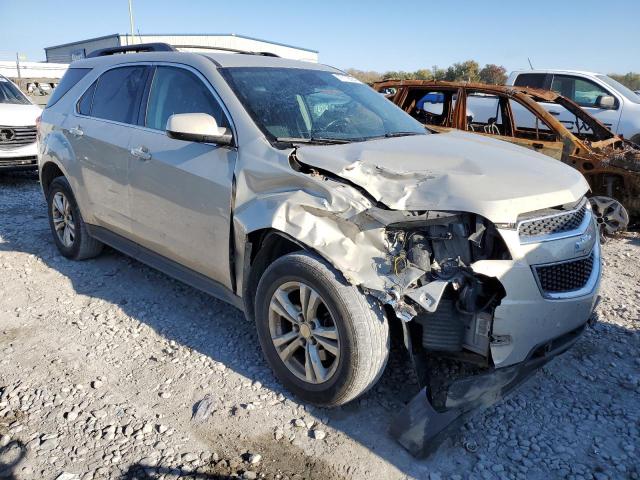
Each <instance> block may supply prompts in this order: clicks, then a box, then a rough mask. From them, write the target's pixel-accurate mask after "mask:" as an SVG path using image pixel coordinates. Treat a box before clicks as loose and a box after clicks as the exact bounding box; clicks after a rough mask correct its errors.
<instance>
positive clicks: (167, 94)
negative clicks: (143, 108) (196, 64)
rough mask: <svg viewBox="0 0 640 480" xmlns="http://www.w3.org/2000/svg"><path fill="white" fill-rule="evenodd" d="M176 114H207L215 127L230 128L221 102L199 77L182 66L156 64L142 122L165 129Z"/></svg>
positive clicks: (148, 125) (151, 126)
mask: <svg viewBox="0 0 640 480" xmlns="http://www.w3.org/2000/svg"><path fill="white" fill-rule="evenodd" d="M176 113H207V114H209V115H211V116H212V117H213V118H215V119H216V122H218V126H220V127H225V128H228V127H229V122H228V121H227V119H226V116H225V115H224V113H223V111H222V108H221V107H220V104H219V103H218V101H217V100H216V99H215V98H214V96H213V95H212V94H211V92H210V91H209V89H208V88H207V87H206V85H205V84H204V83H203V82H202V80H200V79H199V78H198V77H197V76H196V75H194V74H193V73H191V72H189V71H188V70H185V69H184V68H175V67H158V68H157V69H156V73H155V76H154V77H153V82H152V84H151V91H150V92H149V100H148V102H147V115H146V120H145V125H146V126H147V127H149V128H153V129H155V130H164V129H165V128H166V126H167V120H168V119H169V117H170V116H171V115H173V114H176Z"/></svg>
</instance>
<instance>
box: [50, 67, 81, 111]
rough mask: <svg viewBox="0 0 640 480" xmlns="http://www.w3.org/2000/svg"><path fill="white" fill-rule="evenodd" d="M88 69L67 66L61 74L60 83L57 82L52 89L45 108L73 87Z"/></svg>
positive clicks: (53, 103)
mask: <svg viewBox="0 0 640 480" xmlns="http://www.w3.org/2000/svg"><path fill="white" fill-rule="evenodd" d="M90 71H91V69H90V68H69V69H68V70H67V71H66V72H65V73H64V75H63V76H62V79H61V80H60V83H58V86H57V87H56V88H54V89H53V94H52V95H51V98H50V99H49V102H48V103H47V107H46V108H49V107H51V106H52V105H55V104H56V103H57V102H58V100H60V99H61V98H62V97H64V96H65V94H66V93H67V92H68V91H69V90H71V89H72V88H73V87H75V86H76V84H77V83H78V82H79V81H80V80H82V79H83V78H84V77H85V75H86V74H87V73H89V72H90Z"/></svg>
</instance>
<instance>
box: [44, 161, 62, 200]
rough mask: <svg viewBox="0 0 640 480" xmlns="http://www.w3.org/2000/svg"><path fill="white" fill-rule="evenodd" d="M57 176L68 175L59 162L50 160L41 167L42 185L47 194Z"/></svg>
mask: <svg viewBox="0 0 640 480" xmlns="http://www.w3.org/2000/svg"><path fill="white" fill-rule="evenodd" d="M57 177H66V175H65V173H64V172H63V171H62V169H61V168H60V166H59V165H58V164H57V163H55V162H52V161H48V162H46V163H45V164H44V165H43V166H42V167H41V168H40V185H41V186H42V191H43V192H44V194H45V195H47V192H48V191H49V186H50V185H51V182H53V180H54V179H55V178H57Z"/></svg>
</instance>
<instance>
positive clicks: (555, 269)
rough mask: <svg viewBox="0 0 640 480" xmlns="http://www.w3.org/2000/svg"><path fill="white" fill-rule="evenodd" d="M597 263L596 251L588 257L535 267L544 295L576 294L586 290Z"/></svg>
mask: <svg viewBox="0 0 640 480" xmlns="http://www.w3.org/2000/svg"><path fill="white" fill-rule="evenodd" d="M595 263H596V258H595V250H594V251H592V252H591V254H590V255H589V256H588V257H583V258H580V259H578V260H569V261H567V262H561V263H554V264H551V265H541V266H536V267H534V271H535V274H536V277H537V278H538V283H539V285H540V289H541V290H542V293H543V294H558V293H568V292H575V291H576V290H580V289H582V288H584V287H585V286H586V285H587V283H588V282H589V280H590V279H591V274H592V273H593V268H594V265H595Z"/></svg>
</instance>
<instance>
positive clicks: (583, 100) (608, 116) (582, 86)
mask: <svg viewBox="0 0 640 480" xmlns="http://www.w3.org/2000/svg"><path fill="white" fill-rule="evenodd" d="M551 89H552V90H553V91H554V92H556V93H559V94H561V95H563V96H565V97H567V98H569V99H571V100H573V101H574V102H575V103H577V104H578V105H580V107H582V109H583V110H584V111H585V112H587V113H588V114H590V115H591V116H593V117H595V118H597V119H598V120H600V121H601V122H602V123H604V124H605V126H606V127H607V128H609V129H610V130H611V131H612V132H614V133H615V132H617V130H618V124H619V122H620V114H621V111H622V106H621V105H620V102H618V101H616V106H615V108H613V109H605V108H600V107H599V106H598V99H599V98H601V97H603V96H613V97H614V98H615V96H614V95H612V94H611V93H610V92H609V91H607V90H605V89H604V88H603V87H601V86H600V85H597V84H596V83H594V82H592V81H591V80H588V79H586V78H581V77H576V76H573V75H554V76H553V81H552V83H551ZM543 105H544V107H545V109H547V110H548V111H549V112H550V113H551V114H552V115H554V116H556V117H557V119H558V120H559V121H560V122H561V123H563V124H564V126H565V127H566V128H567V130H570V131H572V132H573V133H578V134H580V133H582V134H585V133H586V134H589V133H592V132H591V131H590V129H589V127H587V126H586V125H584V124H583V123H582V122H581V121H580V120H577V119H576V117H575V115H573V114H571V112H569V111H568V110H566V109H564V108H562V107H561V106H560V105H556V104H549V103H544V104H543Z"/></svg>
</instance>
